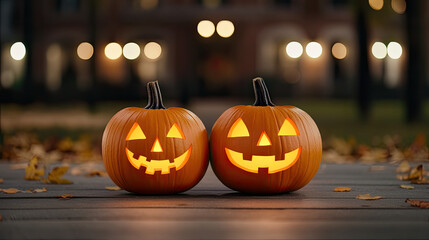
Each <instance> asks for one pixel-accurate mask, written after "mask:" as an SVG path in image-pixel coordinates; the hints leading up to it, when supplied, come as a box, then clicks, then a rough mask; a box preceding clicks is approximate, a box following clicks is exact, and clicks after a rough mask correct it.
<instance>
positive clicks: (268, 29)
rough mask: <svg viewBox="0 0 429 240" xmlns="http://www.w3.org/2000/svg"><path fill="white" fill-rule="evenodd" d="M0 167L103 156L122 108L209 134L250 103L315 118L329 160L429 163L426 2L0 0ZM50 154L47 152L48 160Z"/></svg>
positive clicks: (340, 0) (428, 64)
mask: <svg viewBox="0 0 429 240" xmlns="http://www.w3.org/2000/svg"><path fill="white" fill-rule="evenodd" d="M0 7H1V9H0V10H1V12H0V20H1V22H0V24H1V25H0V26H1V28H0V30H1V32H0V38H1V39H0V40H1V45H0V47H1V58H0V59H1V81H0V87H1V94H0V100H1V109H0V112H1V116H0V121H1V122H0V131H1V132H0V142H1V145H0V146H1V151H2V157H1V158H2V159H11V160H22V159H27V160H28V158H30V157H31V155H34V154H37V155H41V156H45V157H46V158H48V157H51V158H57V159H60V160H63V159H75V160H76V159H79V160H84V159H88V160H101V156H100V148H101V146H100V145H101V135H102V132H103V129H104V127H105V125H106V123H107V122H108V120H109V119H110V118H111V117H112V116H113V115H114V114H115V113H116V112H117V111H119V110H120V109H122V108H124V107H128V106H141V107H143V106H145V105H146V102H147V93H146V83H147V82H149V81H154V80H158V81H159V84H160V87H161V90H162V93H163V97H164V101H165V105H166V107H172V106H179V107H184V108H188V109H190V110H191V111H193V112H195V113H196V114H197V115H198V116H199V117H200V118H201V119H202V120H203V122H204V123H205V125H206V128H207V130H208V131H209V132H210V129H211V127H212V126H213V123H214V122H215V121H216V119H217V117H218V116H220V114H221V113H222V112H223V111H225V110H226V109H228V108H229V107H231V106H234V105H238V104H252V103H253V89H252V82H251V80H252V79H253V78H254V77H257V76H260V77H263V78H264V79H265V81H266V84H267V85H268V88H269V90H270V93H271V96H272V98H273V101H274V103H276V104H277V105H294V106H297V107H299V108H301V109H303V110H305V111H306V112H307V113H309V114H310V115H311V116H312V117H313V118H314V120H315V121H316V123H317V124H318V126H319V128H320V131H321V133H322V138H323V140H324V149H325V152H324V155H323V156H324V157H323V158H324V160H325V161H328V162H345V161H346V162H347V161H354V160H362V161H367V162H378V161H399V160H403V159H409V160H419V161H421V160H428V159H429V153H428V148H427V143H426V137H427V136H428V134H429V124H428V123H429V102H428V100H427V98H428V96H429V77H428V76H429V62H428V61H427V56H428V54H429V48H428V39H429V38H428V37H429V36H428V35H429V31H427V29H429V18H428V16H427V15H428V14H427V13H428V12H429V3H428V2H426V1H424V0H412V1H405V0H369V1H367V0H361V1H358V0H356V1H353V0H301V1H298V0H265V1H264V0H246V1H245V0H123V1H113V0H86V1H84V0H42V1H36V0H1V1H0ZM49 154H51V155H52V156H51V155H49Z"/></svg>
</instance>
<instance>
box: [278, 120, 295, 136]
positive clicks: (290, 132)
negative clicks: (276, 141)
mask: <svg viewBox="0 0 429 240" xmlns="http://www.w3.org/2000/svg"><path fill="white" fill-rule="evenodd" d="M279 136H299V131H298V128H297V127H296V124H295V123H294V122H293V121H292V119H290V118H289V117H288V118H286V120H285V121H284V122H283V125H282V127H281V128H280V131H279Z"/></svg>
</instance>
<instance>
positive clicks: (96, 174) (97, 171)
mask: <svg viewBox="0 0 429 240" xmlns="http://www.w3.org/2000/svg"><path fill="white" fill-rule="evenodd" d="M85 176H87V177H95V176H100V177H106V176H107V172H105V171H99V170H95V171H92V172H90V173H88V174H86V175H85Z"/></svg>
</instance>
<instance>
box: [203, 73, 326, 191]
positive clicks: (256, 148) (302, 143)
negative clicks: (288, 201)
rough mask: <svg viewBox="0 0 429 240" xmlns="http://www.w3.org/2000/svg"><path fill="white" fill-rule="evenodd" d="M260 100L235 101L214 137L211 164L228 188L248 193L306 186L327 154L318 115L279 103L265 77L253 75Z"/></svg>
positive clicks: (214, 131) (256, 94)
mask: <svg viewBox="0 0 429 240" xmlns="http://www.w3.org/2000/svg"><path fill="white" fill-rule="evenodd" d="M253 87H254V91H255V97H256V101H255V103H254V104H253V105H240V106H234V107H232V108H230V109H228V110H226V111H225V112H224V113H223V114H222V115H221V116H220V117H219V119H218V120H217V121H216V123H215V124H214V126H213V129H212V132H211V136H210V146H211V151H212V159H211V164H212V167H213V170H214V172H215V174H216V176H217V177H218V178H219V179H220V180H221V181H222V183H224V184H225V185H226V186H227V187H229V188H231V189H234V190H237V191H241V192H247V193H261V194H269V193H284V192H289V191H295V190H298V189H300V188H302V187H303V186H305V185H306V184H307V183H308V182H310V180H311V179H312V178H313V177H314V175H315V174H316V172H317V170H318V168H319V165H320V162H321V158H322V140H321V137H320V133H319V130H318V128H317V125H316V123H315V122H314V121H313V119H312V118H311V117H310V116H309V115H308V114H307V113H305V112H304V111H302V110H301V109H298V108H296V107H293V106H275V105H274V104H273V103H272V102H271V99H270V96H269V93H268V90H267V87H266V86H265V82H264V81H263V79H262V78H256V79H254V80H253Z"/></svg>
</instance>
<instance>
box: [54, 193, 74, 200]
mask: <svg viewBox="0 0 429 240" xmlns="http://www.w3.org/2000/svg"><path fill="white" fill-rule="evenodd" d="M57 197H58V198H60V199H70V198H72V197H74V196H73V195H71V194H61V195H57Z"/></svg>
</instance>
